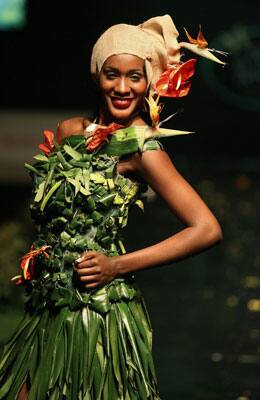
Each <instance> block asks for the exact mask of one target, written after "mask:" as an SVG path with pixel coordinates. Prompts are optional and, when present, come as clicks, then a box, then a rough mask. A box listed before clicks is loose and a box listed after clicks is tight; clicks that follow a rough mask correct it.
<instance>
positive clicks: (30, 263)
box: [12, 245, 51, 285]
mask: <svg viewBox="0 0 260 400" xmlns="http://www.w3.org/2000/svg"><path fill="white" fill-rule="evenodd" d="M50 247H51V246H42V247H40V248H39V249H36V250H34V247H33V245H32V246H31V249H30V251H29V252H28V253H26V254H25V255H24V256H23V257H22V261H21V264H20V268H21V269H22V271H23V275H17V276H14V277H13V278H12V280H15V281H16V285H21V284H22V283H24V281H26V280H28V281H30V280H31V279H32V278H33V277H34V268H35V260H34V258H35V256H37V255H38V254H44V255H45V257H47V258H48V257H49V254H48V253H47V252H46V250H47V249H48V248H50Z"/></svg>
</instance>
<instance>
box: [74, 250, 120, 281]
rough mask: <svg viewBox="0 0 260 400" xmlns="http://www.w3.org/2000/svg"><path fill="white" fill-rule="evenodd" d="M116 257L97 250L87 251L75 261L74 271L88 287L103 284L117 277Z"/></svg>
mask: <svg viewBox="0 0 260 400" xmlns="http://www.w3.org/2000/svg"><path fill="white" fill-rule="evenodd" d="M116 258H117V257H108V256H106V255H105V254H103V253H98V252H97V251H86V252H84V253H83V254H82V255H81V257H80V258H78V259H77V260H76V261H75V265H74V271H75V272H76V274H77V275H78V278H79V280H80V281H81V283H82V284H83V286H85V287H86V288H88V289H90V288H91V289H92V288H95V287H97V286H102V285H105V284H106V283H109V282H111V281H112V280H113V279H115V278H116V276H117V268H116Z"/></svg>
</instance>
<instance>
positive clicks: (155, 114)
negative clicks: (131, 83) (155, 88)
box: [145, 95, 163, 127]
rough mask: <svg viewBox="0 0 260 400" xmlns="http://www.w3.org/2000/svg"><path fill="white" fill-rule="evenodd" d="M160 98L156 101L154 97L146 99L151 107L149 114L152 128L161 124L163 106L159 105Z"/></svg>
mask: <svg viewBox="0 0 260 400" xmlns="http://www.w3.org/2000/svg"><path fill="white" fill-rule="evenodd" d="M159 99H160V96H157V97H156V99H154V98H153V96H152V95H150V96H149V98H148V99H147V98H145V100H146V101H147V103H148V105H149V114H150V118H151V120H152V126H153V127H155V126H157V125H158V124H159V120H160V112H161V111H162V108H163V105H162V104H161V103H159Z"/></svg>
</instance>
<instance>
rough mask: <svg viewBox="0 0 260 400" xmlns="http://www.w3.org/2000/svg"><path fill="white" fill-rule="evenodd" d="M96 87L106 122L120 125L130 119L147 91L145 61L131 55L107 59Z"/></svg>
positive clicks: (137, 111)
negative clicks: (99, 91) (100, 97)
mask: <svg viewBox="0 0 260 400" xmlns="http://www.w3.org/2000/svg"><path fill="white" fill-rule="evenodd" d="M99 87H100V90H101V94H102V99H103V104H104V112H105V115H106V116H107V118H108V119H110V120H112V121H115V122H116V121H117V122H121V123H124V122H127V121H129V120H131V119H133V118H134V117H135V116H136V115H138V114H139V112H140V110H141V108H142V105H143V102H144V97H145V94H146V90H147V79H146V75H145V70H144V60H142V59H141V58H139V57H137V56H133V55H130V54H119V55H115V56H111V57H109V58H108V59H107V60H106V61H105V63H104V65H103V67H102V70H101V73H100V79H99Z"/></svg>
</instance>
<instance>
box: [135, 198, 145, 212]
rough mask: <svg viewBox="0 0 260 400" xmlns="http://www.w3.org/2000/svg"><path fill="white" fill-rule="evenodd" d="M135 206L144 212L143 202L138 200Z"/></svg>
mask: <svg viewBox="0 0 260 400" xmlns="http://www.w3.org/2000/svg"><path fill="white" fill-rule="evenodd" d="M135 204H136V205H137V206H138V207H139V208H141V210H142V211H144V203H143V202H142V200H140V199H139V200H136V201H135Z"/></svg>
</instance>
